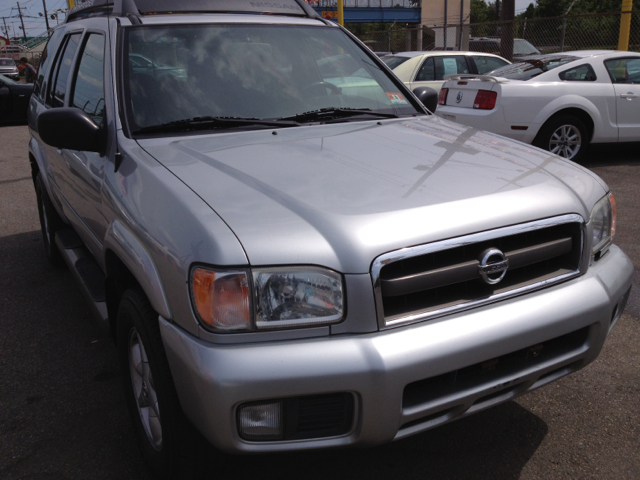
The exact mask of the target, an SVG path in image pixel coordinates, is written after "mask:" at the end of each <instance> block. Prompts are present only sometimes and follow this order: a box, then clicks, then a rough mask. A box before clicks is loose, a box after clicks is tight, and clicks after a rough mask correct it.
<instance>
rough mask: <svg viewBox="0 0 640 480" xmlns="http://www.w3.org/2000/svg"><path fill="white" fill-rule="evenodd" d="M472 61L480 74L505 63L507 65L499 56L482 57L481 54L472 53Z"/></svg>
mask: <svg viewBox="0 0 640 480" xmlns="http://www.w3.org/2000/svg"><path fill="white" fill-rule="evenodd" d="M472 58H473V61H474V62H475V64H476V69H477V70H478V73H479V74H480V75H484V74H485V73H489V72H491V71H492V70H495V69H496V68H500V67H504V66H505V65H509V63H508V62H506V61H505V60H502V59H501V58H496V57H483V56H482V55H474V56H473V57H472Z"/></svg>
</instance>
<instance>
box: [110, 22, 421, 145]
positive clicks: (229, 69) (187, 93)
mask: <svg viewBox="0 0 640 480" xmlns="http://www.w3.org/2000/svg"><path fill="white" fill-rule="evenodd" d="M124 40H125V41H124V42H123V43H124V49H123V53H122V54H123V62H124V65H125V69H124V70H125V71H124V82H123V84H124V87H125V91H124V97H125V111H126V113H127V119H128V122H129V126H130V128H131V130H132V131H133V132H134V133H135V132H136V131H137V130H140V129H142V128H145V127H150V126H156V125H161V124H167V123H169V122H175V121H179V120H183V119H185V118H196V117H217V118H226V117H236V118H255V119H262V120H264V119H277V118H283V117H284V118H286V117H291V116H295V115H297V114H300V113H304V112H310V111H314V110H320V109H341V108H342V109H344V108H350V109H369V110H371V111H372V112H378V113H389V114H396V115H409V114H415V113H419V112H418V111H417V110H416V109H415V108H414V107H413V106H412V104H411V103H410V102H409V100H407V99H406V98H405V97H404V95H403V94H402V93H401V92H400V91H399V89H398V87H396V86H395V84H394V83H393V82H392V80H391V79H390V78H389V77H388V76H387V74H386V73H385V72H384V71H383V70H382V69H380V68H379V67H377V66H376V65H375V64H373V62H372V61H371V59H370V58H369V57H368V56H367V55H366V54H365V53H364V52H363V51H362V50H361V49H360V48H359V47H358V46H357V45H356V44H354V43H353V42H352V41H351V39H350V38H349V37H348V36H347V35H345V34H344V33H343V32H341V31H340V30H338V29H336V28H327V27H310V26H284V25H187V26H185V25H176V26H170V27H149V26H141V27H131V28H127V29H126V30H125V38H124ZM352 118H358V117H357V116H352V117H349V119H352ZM363 118H366V117H363ZM248 128H250V127H248ZM255 128H260V127H259V126H255Z"/></svg>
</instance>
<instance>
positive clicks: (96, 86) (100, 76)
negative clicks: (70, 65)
mask: <svg viewBox="0 0 640 480" xmlns="http://www.w3.org/2000/svg"><path fill="white" fill-rule="evenodd" d="M75 82H76V83H75V85H74V87H73V100H72V102H71V105H73V106H74V107H77V108H79V109H81V110H84V111H85V112H87V113H88V114H89V115H91V117H92V118H93V121H94V122H96V125H98V126H100V125H102V122H103V118H104V36H103V35H99V34H95V33H94V34H91V35H89V38H88V40H87V42H86V43H85V47H84V50H83V51H82V54H81V56H80V64H79V67H78V74H77V76H76V79H75Z"/></svg>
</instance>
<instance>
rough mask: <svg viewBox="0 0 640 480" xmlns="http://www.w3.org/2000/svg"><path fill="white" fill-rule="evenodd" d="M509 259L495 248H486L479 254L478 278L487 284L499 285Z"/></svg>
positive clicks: (507, 266) (505, 272)
mask: <svg viewBox="0 0 640 480" xmlns="http://www.w3.org/2000/svg"><path fill="white" fill-rule="evenodd" d="M508 268H509V259H508V258H507V257H506V256H505V254H504V253H502V252H501V251H500V250H498V249H497V248H488V249H487V250H485V251H484V252H482V253H481V254H480V265H478V269H479V270H480V276H481V277H482V280H483V281H484V282H485V283H487V284H489V285H495V284H496V283H499V282H500V281H501V280H502V279H503V278H504V276H505V275H506V274H507V269H508Z"/></svg>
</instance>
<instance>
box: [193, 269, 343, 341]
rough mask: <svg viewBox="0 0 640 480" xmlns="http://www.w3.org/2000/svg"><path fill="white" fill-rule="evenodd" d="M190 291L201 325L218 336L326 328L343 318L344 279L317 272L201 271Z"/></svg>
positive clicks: (261, 270)
mask: <svg viewBox="0 0 640 480" xmlns="http://www.w3.org/2000/svg"><path fill="white" fill-rule="evenodd" d="M249 279H252V281H253V284H252V285H249ZM190 287H191V288H190V290H191V300H192V303H193V305H194V310H195V311H196V314H197V317H198V319H199V320H200V323H201V324H202V325H203V326H204V327H205V328H208V329H210V330H214V331H219V332H233V331H250V330H256V329H257V330H267V329H277V328H290V327H300V326H306V325H327V324H331V323H337V322H340V321H341V320H342V316H343V289H342V277H341V275H340V274H338V273H336V272H334V271H331V270H328V269H324V268H319V267H278V268H256V269H254V270H253V271H252V272H249V271H244V270H238V269H235V270H224V269H214V268H208V267H200V266H199V267H196V268H194V269H192V272H191V278H190ZM250 287H251V288H250ZM251 291H253V295H251V294H250V292H251Z"/></svg>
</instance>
